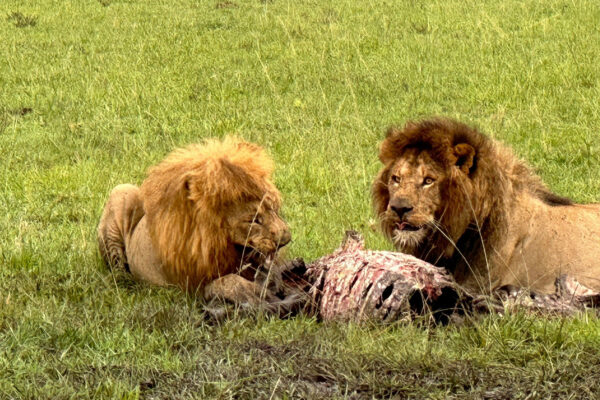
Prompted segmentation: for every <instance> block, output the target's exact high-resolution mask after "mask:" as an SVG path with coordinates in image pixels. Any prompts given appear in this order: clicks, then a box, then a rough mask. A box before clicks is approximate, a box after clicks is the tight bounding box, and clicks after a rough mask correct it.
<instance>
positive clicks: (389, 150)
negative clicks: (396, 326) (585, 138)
mask: <svg viewBox="0 0 600 400" xmlns="http://www.w3.org/2000/svg"><path fill="white" fill-rule="evenodd" d="M379 158H380V160H381V162H382V163H383V165H384V166H383V168H382V169H381V171H380V172H379V174H378V176H377V178H376V179H375V181H374V183H373V187H372V195H373V204H374V208H375V211H376V213H377V215H378V216H379V217H380V221H381V227H382V230H383V232H384V234H385V235H386V236H387V237H389V238H390V239H391V240H392V241H395V244H396V247H397V248H398V250H400V251H404V252H407V253H410V254H413V255H415V256H417V257H420V258H422V259H425V260H426V261H429V262H432V263H434V264H436V265H441V266H445V267H447V268H448V269H450V270H451V271H453V272H454V275H455V277H456V278H457V280H458V281H459V282H460V283H463V284H465V285H467V286H469V287H471V288H472V289H473V290H476V291H486V292H487V291H489V290H493V289H495V288H498V287H501V286H503V285H508V284H510V285H516V286H520V287H529V288H532V289H536V290H538V291H540V292H547V293H552V292H554V282H555V280H556V278H558V277H559V276H560V275H563V274H568V275H571V276H573V277H575V278H576V279H578V280H579V281H580V282H581V283H583V284H585V285H587V286H589V287H592V288H594V289H600V264H599V263H598V262H597V260H598V259H599V258H600V206H598V205H576V204H573V203H572V202H571V201H570V200H569V199H566V198H564V197H561V196H558V195H555V194H553V193H552V192H551V191H550V190H548V188H547V187H546V186H545V185H544V184H543V183H542V181H541V180H540V178H539V177H538V176H536V175H535V174H534V173H533V172H532V170H531V169H530V168H529V167H528V166H527V165H526V164H525V163H524V162H522V161H521V160H519V159H517V158H516V157H515V156H514V155H513V153H512V152H511V151H510V150H509V149H507V148H506V147H504V146H502V145H501V144H499V143H498V142H496V141H494V140H492V139H490V138H488V137H486V136H485V135H483V134H481V133H480V132H478V131H477V130H476V129H474V128H471V127H468V126H467V125H464V124H462V123H459V122H456V121H452V120H448V119H441V118H439V119H430V120H425V121H421V122H409V123H407V124H406V125H405V127H404V128H402V129H398V128H394V127H393V128H390V129H389V131H388V133H387V137H386V138H385V139H384V141H383V142H382V144H381V147H380V153H379ZM429 175H432V176H435V179H434V183H433V184H431V185H425V181H424V179H427V178H428V177H429ZM421 181H423V182H424V183H423V184H422V185H421V186H419V182H421ZM427 182H429V181H427ZM391 205H396V207H395V209H396V210H398V209H403V210H404V211H406V210H409V211H408V212H406V213H403V212H401V213H400V214H399V213H398V212H397V211H395V210H394V209H393V208H394V207H391ZM401 214H402V215H401ZM400 215H401V216H400ZM406 224H410V226H411V228H412V227H414V228H415V229H416V228H419V227H421V228H422V229H419V230H416V231H415V232H412V231H406V228H403V227H404V226H406Z"/></svg>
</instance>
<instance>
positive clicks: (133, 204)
mask: <svg viewBox="0 0 600 400" xmlns="http://www.w3.org/2000/svg"><path fill="white" fill-rule="evenodd" d="M272 171H273V162H272V161H271V159H270V158H269V157H268V156H267V155H266V154H265V152H264V150H263V149H262V148H261V147H259V146H257V145H255V144H251V143H247V142H244V141H241V140H239V139H234V138H226V139H225V140H223V141H218V140H208V141H206V143H204V144H202V145H198V144H195V145H191V146H189V147H187V148H183V149H178V150H175V151H173V152H172V153H171V154H169V155H168V156H167V158H166V159H165V160H163V161H162V162H161V163H160V164H158V165H156V166H154V167H153V168H151V169H150V170H149V173H148V177H147V178H146V180H144V182H143V183H142V185H141V187H140V188H138V187H137V186H134V185H129V184H123V185H118V186H117V187H115V188H114V189H113V190H112V192H111V194H110V197H109V199H108V202H107V203H106V206H105V207H104V211H103V213H102V217H101V219H100V224H99V226H98V244H99V247H100V253H101V255H102V257H103V259H104V260H105V262H106V263H107V264H109V265H111V266H124V267H126V268H127V269H128V270H129V271H130V272H131V273H132V274H133V276H134V277H135V278H137V279H139V280H143V281H147V282H149V283H152V284H156V285H162V286H164V285H177V286H179V287H181V288H182V289H184V290H188V291H196V290H200V291H201V292H200V293H201V294H203V295H204V297H205V298H206V299H212V298H214V297H221V298H225V299H227V300H231V301H234V302H237V303H248V304H252V305H257V304H259V303H260V302H261V298H260V296H261V294H263V295H264V293H261V291H262V288H261V286H260V285H258V284H257V283H255V282H253V281H252V280H250V279H246V278H245V277H242V276H241V275H238V274H236V272H238V271H239V270H240V269H241V268H242V267H244V266H248V265H249V266H250V267H251V268H246V269H245V271H248V272H249V274H248V275H245V276H246V277H248V278H252V274H253V272H254V271H255V269H256V268H258V267H260V266H263V265H267V266H268V265H270V263H271V261H272V259H273V257H274V256H275V255H276V253H277V251H278V249H279V248H280V247H282V246H285V245H286V244H287V243H288V242H289V241H290V239H291V236H290V232H289V229H288V226H287V224H286V223H285V222H284V221H283V220H282V219H281V217H280V216H279V208H280V205H281V197H280V194H279V191H278V190H277V188H276V187H275V186H274V184H273V183H272V181H271V174H272Z"/></svg>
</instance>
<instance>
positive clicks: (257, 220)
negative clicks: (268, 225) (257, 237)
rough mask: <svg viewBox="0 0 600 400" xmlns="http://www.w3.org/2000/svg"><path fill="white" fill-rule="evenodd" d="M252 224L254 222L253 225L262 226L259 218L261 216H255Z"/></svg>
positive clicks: (261, 220)
mask: <svg viewBox="0 0 600 400" xmlns="http://www.w3.org/2000/svg"><path fill="white" fill-rule="evenodd" d="M252 222H254V223H255V224H257V225H262V224H263V219H262V217H261V216H259V215H257V216H256V217H255V218H254V219H253V220H252Z"/></svg>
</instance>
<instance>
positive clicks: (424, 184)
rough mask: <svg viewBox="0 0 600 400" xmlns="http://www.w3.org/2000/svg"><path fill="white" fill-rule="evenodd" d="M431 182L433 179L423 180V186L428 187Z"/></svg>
mask: <svg viewBox="0 0 600 400" xmlns="http://www.w3.org/2000/svg"><path fill="white" fill-rule="evenodd" d="M433 182H435V179H433V178H430V177H427V178H425V179H423V186H429V185H431V184H433Z"/></svg>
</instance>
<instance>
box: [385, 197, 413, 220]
mask: <svg viewBox="0 0 600 400" xmlns="http://www.w3.org/2000/svg"><path fill="white" fill-rule="evenodd" d="M390 208H391V209H392V211H393V212H395V213H396V214H397V215H398V217H400V218H402V217H403V216H404V215H405V214H406V213H409V212H411V211H412V210H413V207H412V206H411V205H410V203H409V202H408V200H406V199H397V200H393V201H391V202H390Z"/></svg>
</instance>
